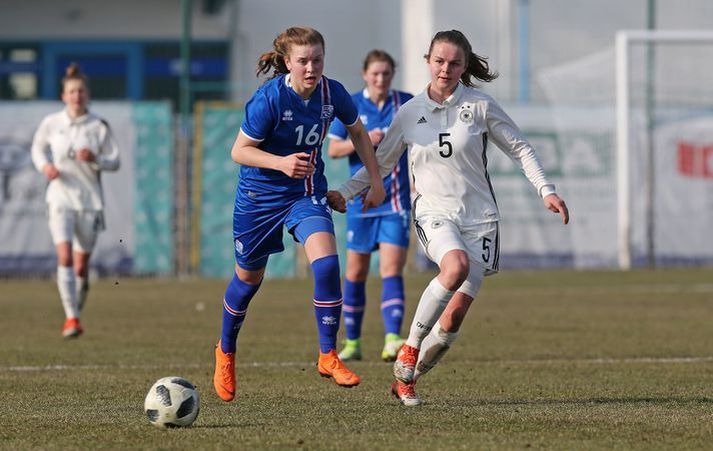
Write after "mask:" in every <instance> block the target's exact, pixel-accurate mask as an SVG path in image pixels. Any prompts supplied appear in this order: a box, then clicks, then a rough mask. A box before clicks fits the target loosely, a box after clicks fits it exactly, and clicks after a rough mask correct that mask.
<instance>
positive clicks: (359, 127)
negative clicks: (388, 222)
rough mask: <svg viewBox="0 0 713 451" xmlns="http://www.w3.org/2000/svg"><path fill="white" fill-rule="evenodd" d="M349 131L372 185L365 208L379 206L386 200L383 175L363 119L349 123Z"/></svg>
mask: <svg viewBox="0 0 713 451" xmlns="http://www.w3.org/2000/svg"><path fill="white" fill-rule="evenodd" d="M347 131H348V132H349V137H350V138H351V140H352V143H353V144H354V150H355V151H356V153H357V155H359V159H360V160H361V162H362V163H363V164H364V169H366V171H367V172H368V178H369V184H370V185H371V188H370V189H369V192H368V193H367V194H366V197H364V210H367V209H369V208H372V207H377V206H379V205H381V203H382V202H383V201H384V198H385V197H386V192H385V191H384V185H383V183H382V182H381V179H382V178H383V176H381V175H380V172H379V166H378V164H377V162H376V156H375V154H374V146H373V144H372V143H371V139H370V138H369V134H368V133H367V132H366V129H365V128H364V125H363V124H362V123H361V120H359V119H357V121H356V122H355V123H354V124H352V125H348V126H347ZM387 174H388V172H387Z"/></svg>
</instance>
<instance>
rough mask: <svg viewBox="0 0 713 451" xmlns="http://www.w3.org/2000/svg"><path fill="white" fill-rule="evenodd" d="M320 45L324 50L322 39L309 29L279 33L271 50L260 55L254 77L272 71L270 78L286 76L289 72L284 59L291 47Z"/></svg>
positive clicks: (301, 28) (296, 29)
mask: <svg viewBox="0 0 713 451" xmlns="http://www.w3.org/2000/svg"><path fill="white" fill-rule="evenodd" d="M318 44H319V45H321V46H322V50H324V38H323V37H322V35H321V34H320V32H319V31H317V30H315V29H314V28H309V27H290V28H288V29H287V30H285V31H283V32H282V33H280V34H279V35H278V36H277V37H276V38H275V40H274V41H272V48H273V49H272V50H271V51H269V52H265V53H263V54H262V55H260V58H259V59H258V61H257V71H256V73H255V76H260V74H267V73H268V72H270V70H271V69H272V75H271V76H270V78H275V77H277V76H278V75H280V74H287V73H289V72H290V70H289V69H288V68H287V65H286V64H285V57H286V56H287V55H289V53H290V47H291V46H293V45H318Z"/></svg>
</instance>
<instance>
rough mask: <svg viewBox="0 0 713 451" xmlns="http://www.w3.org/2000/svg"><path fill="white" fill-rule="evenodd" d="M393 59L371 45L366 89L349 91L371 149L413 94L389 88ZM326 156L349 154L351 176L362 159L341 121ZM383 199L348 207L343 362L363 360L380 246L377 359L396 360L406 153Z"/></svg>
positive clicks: (407, 203) (405, 239)
mask: <svg viewBox="0 0 713 451" xmlns="http://www.w3.org/2000/svg"><path fill="white" fill-rule="evenodd" d="M395 67H396V64H395V63H394V59H393V58H392V57H391V55H389V54H388V53H386V52H385V51H383V50H372V51H370V52H369V53H368V54H367V55H366V58H365V59H364V64H363V68H362V77H363V78H364V82H365V83H366V88H364V90H362V91H359V92H357V93H355V94H353V95H352V99H353V100H354V104H356V106H357V108H358V109H359V114H360V115H361V121H362V122H363V123H364V126H365V128H366V129H367V131H368V132H369V138H370V139H371V143H372V144H373V146H374V148H376V146H378V145H379V143H380V142H381V140H382V139H383V137H384V134H385V133H386V130H387V129H388V128H389V124H391V120H392V119H393V117H394V114H396V112H397V111H398V109H399V107H400V106H401V105H403V104H404V103H405V102H406V101H408V100H409V99H410V98H412V97H413V96H412V95H411V94H408V93H405V92H401V91H396V90H392V89H391V81H392V80H393V78H394V69H395ZM329 138H330V141H329V149H328V152H329V155H330V156H331V157H333V158H342V157H348V158H349V171H350V173H351V175H354V174H355V173H356V172H357V171H358V170H359V169H361V167H362V166H363V165H362V162H361V160H360V159H359V156H358V155H357V154H356V153H355V152H354V150H355V149H354V144H353V143H352V142H351V141H350V140H349V139H348V138H349V136H348V130H347V129H346V127H344V124H343V123H342V122H340V121H339V120H335V121H334V122H333V123H332V127H331V128H330V129H329ZM383 185H384V190H385V192H386V199H385V200H384V202H383V203H382V204H381V205H379V206H378V207H374V208H370V209H368V210H366V211H362V210H363V204H362V201H361V198H360V197H356V198H355V199H354V201H352V202H350V203H349V205H348V206H347V270H346V274H345V278H344V308H343V312H344V325H345V326H346V332H347V338H346V340H345V346H344V349H342V351H341V352H340V353H339V358H340V359H342V360H343V361H349V360H361V358H362V353H361V325H362V318H363V317H364V307H365V305H366V290H365V285H366V279H367V276H368V275H369V263H370V260H371V253H372V252H373V251H375V250H376V249H378V250H379V257H380V258H379V272H380V273H381V279H382V291H381V317H382V320H383V323H384V332H385V336H384V348H383V349H382V351H381V358H382V359H384V360H386V361H393V360H394V359H396V353H397V352H398V351H399V349H400V348H401V345H403V343H404V340H403V339H401V336H400V335H399V334H400V332H401V323H402V321H403V316H404V282H403V269H404V265H405V264H406V254H407V251H408V243H409V231H410V218H409V214H410V212H411V197H410V196H411V193H410V191H411V190H410V184H409V171H408V154H407V153H406V152H404V154H403V156H402V157H401V159H400V160H399V162H398V164H397V165H396V167H394V169H393V170H392V171H391V173H390V174H389V175H387V176H386V177H385V178H384V179H383Z"/></svg>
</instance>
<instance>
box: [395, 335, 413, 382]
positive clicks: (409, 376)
mask: <svg viewBox="0 0 713 451" xmlns="http://www.w3.org/2000/svg"><path fill="white" fill-rule="evenodd" d="M417 361H418V349H417V348H414V347H413V346H409V345H407V344H404V345H403V346H402V347H401V350H400V351H399V353H398V354H397V355H396V361H395V362H394V377H395V378H396V379H398V380H400V381H401V382H403V383H404V384H408V383H410V382H411V381H413V373H414V371H415V369H416V362H417Z"/></svg>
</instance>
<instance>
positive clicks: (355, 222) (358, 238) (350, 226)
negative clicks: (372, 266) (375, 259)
mask: <svg viewBox="0 0 713 451" xmlns="http://www.w3.org/2000/svg"><path fill="white" fill-rule="evenodd" d="M410 232H411V224H410V220H409V212H408V211H405V212H403V213H394V214H390V215H386V216H372V217H366V218H364V217H352V216H347V249H349V250H351V251H354V252H359V253H361V254H370V253H371V252H373V251H375V250H376V249H378V248H379V243H389V244H393V245H396V246H401V247H406V248H407V247H408V242H409V235H410Z"/></svg>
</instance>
